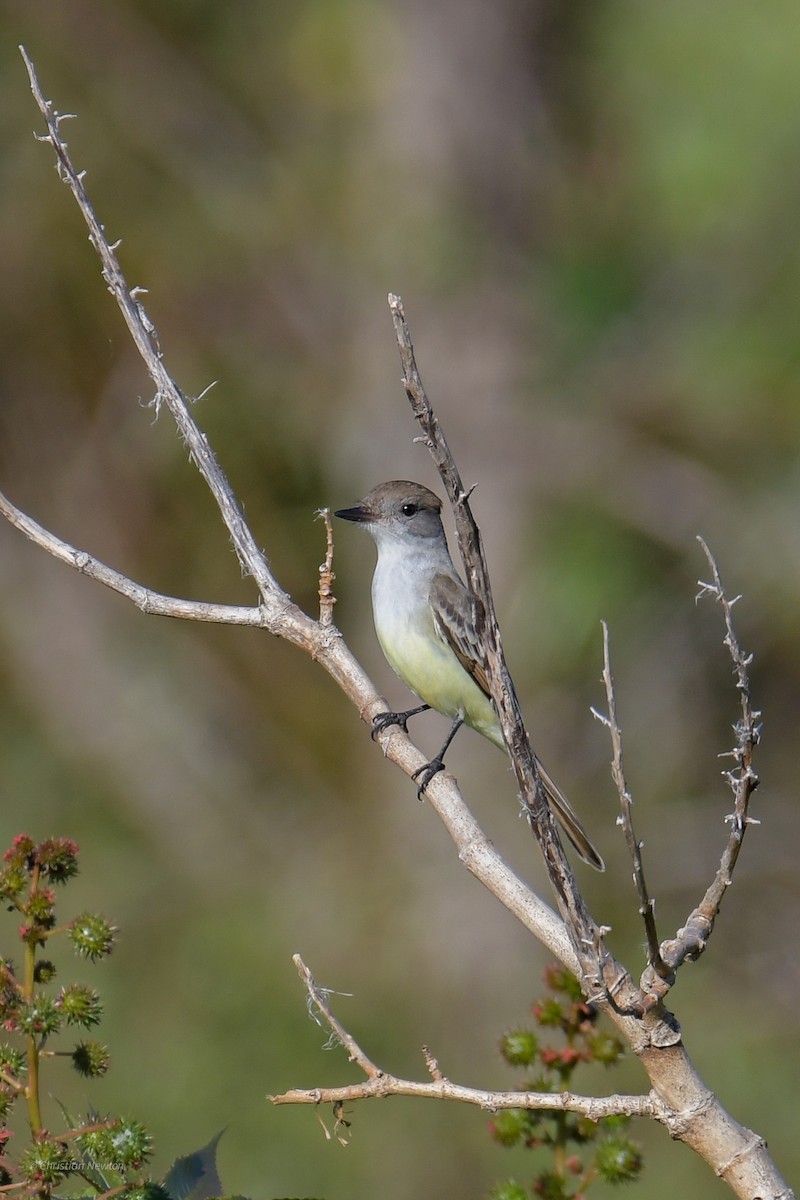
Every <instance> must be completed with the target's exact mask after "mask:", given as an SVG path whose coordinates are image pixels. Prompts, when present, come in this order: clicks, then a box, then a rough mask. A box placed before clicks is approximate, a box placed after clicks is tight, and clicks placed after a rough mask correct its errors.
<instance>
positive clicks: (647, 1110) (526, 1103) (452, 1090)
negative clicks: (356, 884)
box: [269, 954, 670, 1121]
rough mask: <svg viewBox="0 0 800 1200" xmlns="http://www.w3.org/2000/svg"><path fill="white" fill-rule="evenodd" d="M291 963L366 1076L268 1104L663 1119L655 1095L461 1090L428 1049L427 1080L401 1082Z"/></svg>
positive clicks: (317, 1013) (316, 1012) (319, 1014)
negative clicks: (370, 1104) (434, 1104)
mask: <svg viewBox="0 0 800 1200" xmlns="http://www.w3.org/2000/svg"><path fill="white" fill-rule="evenodd" d="M292 961H293V962H294V964H295V966H296V967H297V969H298V971H299V973H300V978H301V979H302V980H303V982H304V984H305V986H306V990H307V991H308V999H309V1006H310V1010H311V1011H312V1015H313V1016H314V1019H315V1020H316V1021H317V1023H318V1024H322V1022H323V1021H324V1022H325V1023H326V1024H327V1025H328V1027H329V1029H330V1030H331V1034H332V1036H333V1038H334V1039H335V1040H336V1041H337V1042H339V1043H340V1045H342V1046H343V1047H344V1049H345V1050H346V1051H347V1055H348V1058H349V1059H350V1061H351V1062H354V1063H356V1065H357V1066H359V1067H360V1068H361V1070H362V1071H363V1072H364V1074H365V1075H366V1076H367V1078H366V1080H365V1081H364V1082H363V1083H353V1084H345V1085H344V1086H342V1087H334V1088H320V1087H317V1088H292V1089H291V1090H290V1091H288V1092H283V1093H282V1094H281V1095H278V1096H270V1097H269V1099H270V1100H271V1101H272V1103H273V1104H323V1103H334V1104H341V1103H343V1102H344V1101H351V1100H367V1099H379V1098H383V1097H386V1096H417V1097H420V1098H423V1099H427V1100H456V1101H459V1102H460V1103H462V1104H475V1105H477V1106H478V1107H479V1108H483V1109H486V1110H487V1111H488V1112H497V1111H499V1110H500V1109H503V1108H534V1109H540V1110H541V1109H544V1110H549V1111H556V1112H574V1113H579V1114H580V1115H581V1116H585V1117H589V1118H590V1119H591V1120H592V1121H601V1120H603V1118H604V1117H611V1116H629V1117H653V1118H656V1119H657V1120H661V1121H666V1120H667V1119H668V1117H669V1115H670V1114H668V1112H667V1110H666V1109H665V1107H664V1106H663V1105H662V1104H661V1102H660V1100H659V1099H658V1097H657V1096H656V1094H655V1093H654V1092H650V1093H649V1094H648V1095H646V1096H625V1095H613V1096H580V1095H577V1094H575V1093H574V1092H529V1091H524V1092H514V1091H490V1090H487V1089H485V1088H473V1087H465V1086H464V1085H463V1084H459V1083H453V1082H452V1081H451V1080H449V1079H447V1078H445V1076H443V1075H442V1073H441V1071H440V1069H439V1064H438V1063H437V1062H436V1059H435V1058H434V1057H433V1055H432V1054H431V1052H430V1050H429V1049H428V1047H427V1046H425V1047H423V1057H424V1059H425V1064H426V1067H427V1068H428V1072H429V1074H430V1075H431V1079H429V1080H424V1081H418V1080H410V1079H400V1078H399V1077H397V1076H396V1075H392V1074H391V1073H390V1072H388V1071H384V1070H383V1069H382V1068H381V1067H378V1066H377V1065H376V1064H375V1063H374V1062H373V1061H372V1059H371V1058H370V1057H369V1055H368V1054H367V1053H366V1052H365V1051H364V1050H363V1049H362V1048H361V1046H360V1045H359V1044H358V1042H357V1041H356V1039H355V1038H354V1037H353V1035H352V1034H351V1033H349V1032H348V1031H347V1030H346V1029H345V1028H344V1026H343V1025H342V1023H341V1021H339V1020H338V1018H337V1017H336V1016H334V1014H333V1012H332V1010H331V1006H330V1003H329V1001H328V997H329V996H331V995H333V994H334V993H333V992H332V991H330V990H329V989H328V988H323V987H320V986H319V984H318V983H317V982H316V981H315V979H314V977H313V975H312V974H311V972H310V971H309V969H308V967H307V966H306V965H305V963H304V962H303V960H302V958H301V957H300V955H299V954H295V955H294V956H293V959H292Z"/></svg>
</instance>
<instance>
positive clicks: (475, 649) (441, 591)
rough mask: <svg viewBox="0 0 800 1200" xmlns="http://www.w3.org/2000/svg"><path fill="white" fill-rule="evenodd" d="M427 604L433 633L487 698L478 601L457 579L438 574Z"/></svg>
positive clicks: (487, 689)
mask: <svg viewBox="0 0 800 1200" xmlns="http://www.w3.org/2000/svg"><path fill="white" fill-rule="evenodd" d="M430 604H431V609H432V610H433V623H434V626H435V627H436V632H437V633H438V634H439V636H440V637H441V638H442V639H443V640H444V641H445V642H446V643H447V645H448V646H449V647H450V649H451V650H452V651H453V653H454V654H455V656H456V658H457V659H458V661H459V662H460V663H461V665H462V667H463V668H464V670H465V671H466V672H467V674H469V675H471V676H472V678H473V679H474V680H475V682H476V683H477V685H478V687H479V688H480V689H481V691H483V692H485V693H486V695H487V696H491V693H490V690H489V677H488V675H487V672H486V659H485V656H484V652H483V643H482V640H481V631H482V629H483V624H484V618H483V606H482V605H481V602H480V600H479V599H478V598H477V596H473V595H472V593H471V592H469V591H467V589H466V588H465V587H464V584H463V583H462V582H461V580H460V579H457V578H455V577H454V576H453V575H446V574H444V572H440V573H439V574H438V575H435V576H434V577H433V583H432V584H431V591H430Z"/></svg>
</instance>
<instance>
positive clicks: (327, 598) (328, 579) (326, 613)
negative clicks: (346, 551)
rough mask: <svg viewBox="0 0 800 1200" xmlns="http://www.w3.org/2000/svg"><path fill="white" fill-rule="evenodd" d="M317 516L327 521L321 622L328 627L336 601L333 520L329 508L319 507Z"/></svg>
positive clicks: (321, 576)
mask: <svg viewBox="0 0 800 1200" xmlns="http://www.w3.org/2000/svg"><path fill="white" fill-rule="evenodd" d="M317 516H318V517H321V518H322V520H323V521H324V522H325V562H324V563H321V564H320V568H319V623H320V625H322V626H323V628H327V627H328V626H330V625H332V624H333V606H334V604H335V603H336V597H335V596H334V594H333V584H334V580H335V579H336V576H335V575H334V573H333V522H332V521H331V510H330V509H329V508H321V509H319V511H318V513H317Z"/></svg>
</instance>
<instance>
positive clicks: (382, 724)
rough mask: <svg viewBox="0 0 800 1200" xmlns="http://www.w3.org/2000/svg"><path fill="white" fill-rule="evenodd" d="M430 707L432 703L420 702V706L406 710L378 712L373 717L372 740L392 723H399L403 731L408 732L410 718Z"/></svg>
mask: <svg viewBox="0 0 800 1200" xmlns="http://www.w3.org/2000/svg"><path fill="white" fill-rule="evenodd" d="M429 708H430V704H420V705H419V707H417V708H409V709H408V710H407V711H406V712H383V713H378V714H377V716H374V717H373V718H372V740H373V741H375V738H376V737H377V736H378V734H379V733H383V731H384V729H388V728H389V726H390V725H397V726H398V727H399V728H400V729H402V731H403V733H408V721H409V718H410V717H415V716H416V715H417V713H423V712H427V711H428V709H429Z"/></svg>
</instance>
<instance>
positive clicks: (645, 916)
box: [602, 621, 670, 1008]
mask: <svg viewBox="0 0 800 1200" xmlns="http://www.w3.org/2000/svg"><path fill="white" fill-rule="evenodd" d="M602 624H603V682H604V683H605V686H606V702H607V704H608V716H607V717H604V718H602V720H603V722H604V724H605V725H607V726H608V730H609V733H610V735H611V747H612V750H613V753H614V757H613V760H612V763H611V773H612V775H613V776H614V783H615V784H616V785H617V791H618V792H619V803H620V809H621V816H620V821H621V824H622V828H623V830H624V832H625V841H626V842H627V845H628V852H629V853H630V856H631V862H632V863H633V882H634V883H635V885H636V891H637V893H638V896H639V915H640V916H641V918H642V920H643V921H644V929H645V936H646V938H647V961H648V963H649V965H650V966H651V967H652V969H653V971H655V973H656V974H657V975H658V976H659V978H662V979H663V978H666V977H667V976H668V975H669V974H670V971H669V968H668V967H667V965H666V963H665V962H664V960H663V959H662V957H661V951H660V950H659V945H658V933H657V931H656V918H655V901H654V900H651V899H650V896H649V895H648V892H647V883H646V881H645V877H644V864H643V862H642V843H641V842H640V841H639V840H638V838H637V837H636V834H635V832H634V828H633V800H632V798H631V794H630V791H629V789H628V784H627V781H626V779H625V768H624V765H623V761H622V730H621V729H620V727H619V721H618V720H617V697H616V693H615V690H614V677H613V675H612V674H611V652H610V649H609V640H608V625H607V624H606V622H605V621H603V623H602ZM648 999H649V997H647V996H645V1007H646V1008H650V1007H653V1006H654V1005H653V1004H648Z"/></svg>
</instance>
